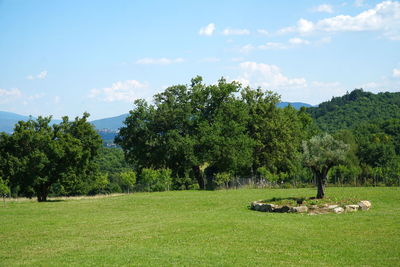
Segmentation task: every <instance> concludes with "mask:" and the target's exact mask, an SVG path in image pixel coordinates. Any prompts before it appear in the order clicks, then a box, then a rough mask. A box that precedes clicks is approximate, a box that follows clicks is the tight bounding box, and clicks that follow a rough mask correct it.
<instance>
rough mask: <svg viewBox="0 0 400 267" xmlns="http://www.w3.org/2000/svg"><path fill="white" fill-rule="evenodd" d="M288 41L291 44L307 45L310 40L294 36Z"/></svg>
mask: <svg viewBox="0 0 400 267" xmlns="http://www.w3.org/2000/svg"><path fill="white" fill-rule="evenodd" d="M289 43H290V44H293V45H308V44H310V41H307V40H304V39H301V38H298V37H295V38H290V39H289Z"/></svg>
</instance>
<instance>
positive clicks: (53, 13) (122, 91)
mask: <svg viewBox="0 0 400 267" xmlns="http://www.w3.org/2000/svg"><path fill="white" fill-rule="evenodd" d="M399 18H400V2H399V1H362V0H356V1H350V0H349V1H311V0H302V1H296V2H294V1H289V0H285V1H279V3H278V2H263V1H255V0H254V1H250V2H246V3H244V2H240V1H219V2H217V3H214V2H212V1H204V2H201V3H200V2H199V3H185V2H183V3H182V2H180V1H168V2H163V1H153V2H151V3H148V2H142V3H141V2H139V3H135V2H119V1H118V2H112V3H111V2H109V1H85V2H84V3H81V2H79V1H63V2H61V1H58V2H53V1H40V2H36V1H21V2H20V1H0V58H1V59H2V60H1V61H0V69H1V70H2V71H1V72H0V110H2V111H7V112H12V113H17V114H21V115H26V116H29V115H32V116H35V117H37V116H40V115H41V116H48V115H53V118H54V119H59V118H61V117H62V116H68V117H70V118H73V117H76V116H82V114H83V112H85V111H87V112H88V113H90V114H91V116H90V121H93V120H98V119H103V118H109V117H115V116H119V115H122V114H125V113H128V112H129V110H131V109H132V108H133V101H134V99H138V98H144V99H146V100H148V101H149V100H151V98H152V96H153V95H154V94H156V93H159V92H161V91H163V90H164V89H165V88H166V87H168V86H172V85H176V84H189V83H190V79H191V78H193V77H195V76H197V75H200V76H202V77H203V78H204V83H206V84H213V83H215V82H216V81H217V80H218V79H219V78H220V77H225V78H226V79H227V80H228V81H233V80H236V81H239V82H241V83H242V84H243V85H250V86H251V87H253V88H256V87H261V88H263V89H264V90H271V91H274V92H276V93H278V94H279V95H281V101H282V102H303V103H307V104H311V105H316V104H320V103H322V102H324V101H329V100H330V99H331V98H332V97H337V96H342V95H344V94H345V93H346V92H348V91H349V92H350V91H352V90H354V89H356V88H362V89H363V90H364V91H368V92H372V93H379V92H386V91H387V92H399V89H400V54H399V53H398V50H399V47H400V46H399V44H400V19H399Z"/></svg>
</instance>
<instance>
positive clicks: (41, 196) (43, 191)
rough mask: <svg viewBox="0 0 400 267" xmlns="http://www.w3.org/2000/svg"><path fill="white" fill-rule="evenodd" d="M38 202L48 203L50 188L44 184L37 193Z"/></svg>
mask: <svg viewBox="0 0 400 267" xmlns="http://www.w3.org/2000/svg"><path fill="white" fill-rule="evenodd" d="M36 194H37V200H38V202H45V201H47V195H48V194H49V186H48V185H46V184H42V185H41V186H40V187H39V189H38V190H37V192H36Z"/></svg>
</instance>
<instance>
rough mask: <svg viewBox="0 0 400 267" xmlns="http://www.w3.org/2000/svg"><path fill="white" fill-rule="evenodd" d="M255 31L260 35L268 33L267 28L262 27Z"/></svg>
mask: <svg viewBox="0 0 400 267" xmlns="http://www.w3.org/2000/svg"><path fill="white" fill-rule="evenodd" d="M257 32H258V33H259V34H262V35H268V34H269V32H268V31H267V30H264V29H258V30H257Z"/></svg>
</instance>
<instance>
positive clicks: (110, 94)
mask: <svg viewBox="0 0 400 267" xmlns="http://www.w3.org/2000/svg"><path fill="white" fill-rule="evenodd" d="M147 88H148V84H147V83H141V82H139V81H136V80H127V81H118V82H115V83H113V84H112V85H111V87H107V88H103V89H92V90H90V93H89V95H88V97H89V98H97V99H101V100H103V101H106V102H114V101H125V102H132V101H134V100H135V99H138V98H141V97H142V96H143V95H144V92H143V91H144V90H143V89H147Z"/></svg>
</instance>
